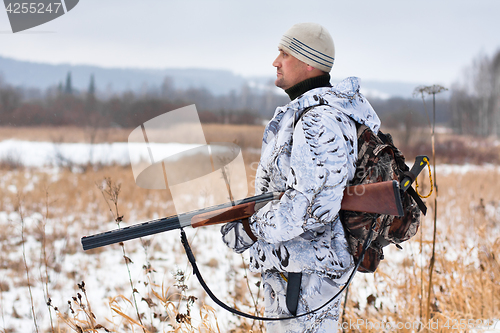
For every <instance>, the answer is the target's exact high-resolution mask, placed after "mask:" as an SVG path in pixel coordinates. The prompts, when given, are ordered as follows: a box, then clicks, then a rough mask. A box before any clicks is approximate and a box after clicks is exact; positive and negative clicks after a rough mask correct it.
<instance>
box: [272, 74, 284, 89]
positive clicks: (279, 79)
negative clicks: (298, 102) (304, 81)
mask: <svg viewBox="0 0 500 333" xmlns="http://www.w3.org/2000/svg"><path fill="white" fill-rule="evenodd" d="M274 85H275V86H276V87H278V88H281V89H283V90H286V88H285V86H286V83H285V79H284V78H283V74H281V76H280V77H277V78H276V80H275V81H274Z"/></svg>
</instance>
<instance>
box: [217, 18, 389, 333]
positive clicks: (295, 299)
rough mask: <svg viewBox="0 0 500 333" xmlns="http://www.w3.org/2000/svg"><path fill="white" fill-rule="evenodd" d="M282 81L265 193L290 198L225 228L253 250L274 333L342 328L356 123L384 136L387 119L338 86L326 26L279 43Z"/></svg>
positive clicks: (270, 131) (262, 180)
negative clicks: (283, 96)
mask: <svg viewBox="0 0 500 333" xmlns="http://www.w3.org/2000/svg"><path fill="white" fill-rule="evenodd" d="M278 50H279V55H278V57H277V58H276V59H275V60H274V62H273V66H274V67H276V81H275V85H276V86H277V87H280V88H281V89H283V90H284V91H285V92H286V93H287V94H288V96H289V97H290V100H291V101H290V102H289V103H288V104H287V105H285V106H281V107H278V108H277V109H276V111H275V112H274V116H273V117H272V119H271V120H270V122H269V123H268V125H267V127H266V129H265V132H264V137H263V143H262V151H261V153H262V155H261V159H260V162H259V166H258V169H257V173H256V185H255V192H256V195H257V194H261V193H265V192H284V195H283V196H282V197H281V199H280V200H275V201H272V202H269V203H268V204H266V205H265V206H264V207H262V208H260V209H259V210H258V211H257V212H256V213H255V214H254V215H253V216H251V218H249V219H248V220H247V221H239V222H232V223H228V224H226V225H224V226H223V227H222V229H221V232H222V234H223V240H224V242H225V243H226V244H227V245H228V246H229V247H230V248H232V249H233V250H234V251H236V252H238V253H241V252H243V251H245V250H249V255H250V269H251V270H252V271H254V272H260V273H261V276H262V286H263V290H264V297H265V316H267V317H292V318H291V319H286V320H282V321H272V322H267V324H266V325H267V326H266V327H267V331H268V332H273V333H275V332H337V327H338V320H339V308H340V299H341V298H340V295H339V296H338V297H337V298H336V299H335V300H334V301H332V302H330V303H328V304H327V305H326V306H325V307H322V308H321V309H320V310H318V311H315V312H313V313H311V314H308V315H306V316H302V317H297V318H294V316H296V315H297V316H300V314H301V313H306V312H310V311H312V310H315V309H317V308H320V307H321V306H322V305H324V304H325V303H326V302H328V300H330V299H331V298H332V297H333V296H334V295H335V294H336V293H338V291H339V290H340V288H341V287H342V286H343V285H344V284H345V283H346V281H347V279H348V277H349V274H350V273H351V271H352V270H353V267H354V261H353V258H352V256H351V254H350V253H349V250H348V245H347V242H346V239H345V235H344V229H343V227H342V224H341V222H340V220H339V209H340V203H341V200H342V195H343V190H344V188H345V186H346V185H347V183H348V182H349V180H351V179H352V178H353V176H354V172H355V163H356V158H357V148H358V147H357V136H356V123H359V124H364V125H366V126H368V127H369V128H371V129H372V131H373V132H374V133H377V132H378V130H379V128H380V120H379V118H378V116H377V114H376V113H375V111H374V110H373V108H372V107H371V105H370V104H369V103H368V101H367V100H366V98H365V97H364V96H363V95H362V94H360V92H359V81H358V79H357V78H355V77H350V78H347V79H345V80H343V81H342V82H340V83H339V84H337V85H334V86H332V85H331V84H330V74H329V73H330V71H331V69H332V66H333V63H334V60H335V48H334V44H333V40H332V37H331V36H330V34H329V33H328V31H327V30H326V29H325V28H324V27H322V26H321V25H319V24H315V23H299V24H296V25H294V26H292V27H291V28H290V29H289V30H288V31H287V32H286V33H285V34H284V35H283V37H282V38H281V40H280V41H279V44H278Z"/></svg>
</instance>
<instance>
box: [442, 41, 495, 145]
mask: <svg viewBox="0 0 500 333" xmlns="http://www.w3.org/2000/svg"><path fill="white" fill-rule="evenodd" d="M450 110H451V126H452V128H453V129H454V131H455V132H457V133H460V134H472V135H478V136H489V135H494V136H499V135H500V50H499V51H497V52H496V54H495V55H493V56H492V57H488V56H486V55H481V56H479V57H477V58H476V59H475V60H474V62H473V63H472V65H471V66H470V67H469V68H468V69H467V70H466V72H465V74H464V77H463V79H462V80H461V81H459V82H456V83H455V84H454V85H453V87H452V95H451V99H450Z"/></svg>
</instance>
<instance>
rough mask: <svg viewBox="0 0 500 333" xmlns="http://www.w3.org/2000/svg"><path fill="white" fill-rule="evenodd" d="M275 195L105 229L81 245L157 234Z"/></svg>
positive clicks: (83, 239) (85, 247)
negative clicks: (197, 218) (202, 216)
mask: <svg viewBox="0 0 500 333" xmlns="http://www.w3.org/2000/svg"><path fill="white" fill-rule="evenodd" d="M277 197H278V194H277V193H273V192H270V193H264V194H261V195H256V196H253V197H249V198H244V199H241V200H237V201H234V202H230V203H225V204H221V205H217V206H214V207H210V208H204V209H199V210H196V211H192V212H188V213H184V214H179V215H175V216H170V217H164V218H160V219H157V220H152V221H148V222H143V223H139V224H134V225H131V226H128V227H125V228H121V229H115V230H110V231H106V232H103V233H100V234H95V235H91V236H85V237H82V246H83V249H84V250H85V251H86V250H90V249H94V248H96V247H101V246H106V245H111V244H115V243H119V242H124V241H127V240H131V239H135V238H140V237H145V236H149V235H153V234H157V233H160V232H165V231H170V230H175V229H180V228H184V227H188V226H191V223H192V221H193V218H196V217H197V216H200V215H202V214H206V213H207V212H212V211H217V210H227V209H230V208H231V207H233V206H239V205H245V204H248V203H251V202H265V201H269V200H273V199H275V198H277ZM224 222H225V221H224V220H220V222H219V223H224Z"/></svg>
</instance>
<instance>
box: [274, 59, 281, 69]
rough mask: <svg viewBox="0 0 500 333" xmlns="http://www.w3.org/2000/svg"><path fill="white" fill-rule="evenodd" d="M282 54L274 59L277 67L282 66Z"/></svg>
mask: <svg viewBox="0 0 500 333" xmlns="http://www.w3.org/2000/svg"><path fill="white" fill-rule="evenodd" d="M279 58H280V56H277V57H276V59H274V61H273V66H274V67H276V68H279V67H281V62H280V61H279Z"/></svg>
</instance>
